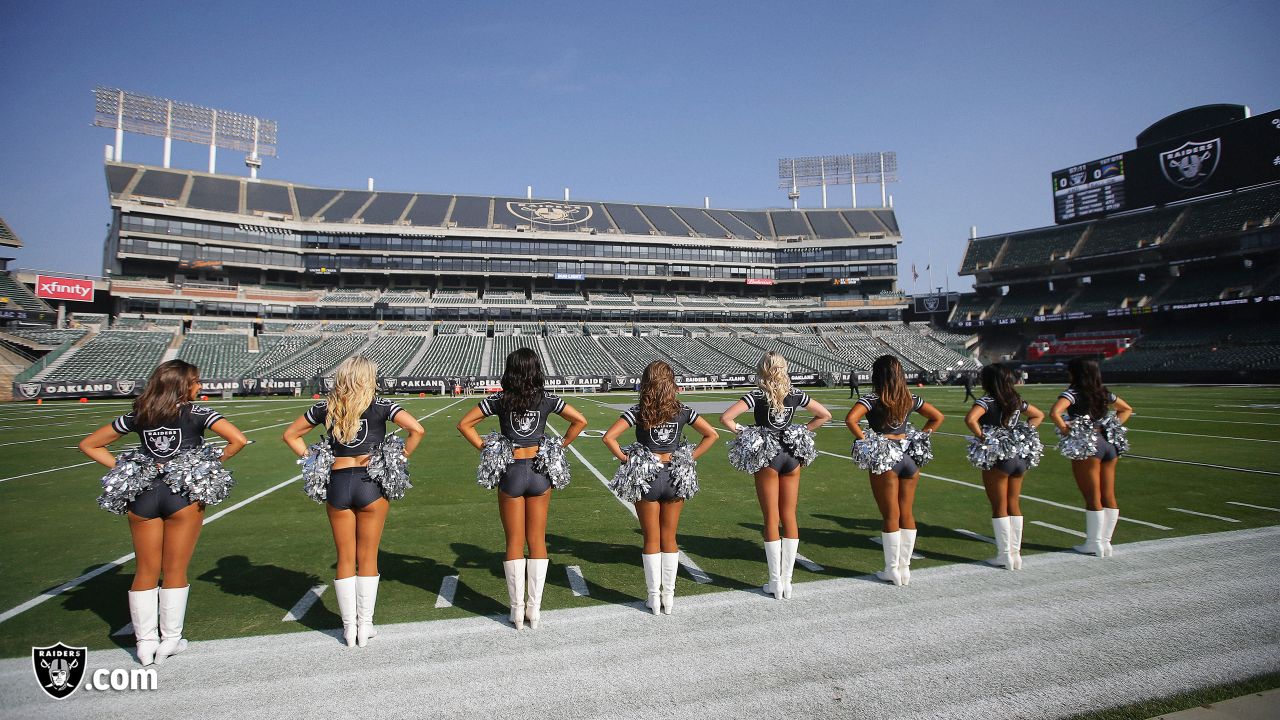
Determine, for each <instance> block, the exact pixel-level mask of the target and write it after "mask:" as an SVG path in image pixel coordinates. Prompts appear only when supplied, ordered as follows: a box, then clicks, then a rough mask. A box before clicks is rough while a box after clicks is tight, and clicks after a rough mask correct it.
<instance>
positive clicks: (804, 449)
mask: <svg viewBox="0 0 1280 720" xmlns="http://www.w3.org/2000/svg"><path fill="white" fill-rule="evenodd" d="M817 437H818V434H817V433H815V432H814V431H812V430H810V429H809V428H808V427H807V426H804V425H799V424H796V423H792V424H790V425H788V426H787V428H786V429H785V430H783V431H782V447H784V448H786V449H787V452H788V453H791V457H794V458H795V459H796V460H799V461H800V464H801V465H803V466H805V467H808V465H809V463H811V462H813V460H814V458H816V457H818V447H817V445H816V443H815V442H814V441H815V440H816V439H817Z"/></svg>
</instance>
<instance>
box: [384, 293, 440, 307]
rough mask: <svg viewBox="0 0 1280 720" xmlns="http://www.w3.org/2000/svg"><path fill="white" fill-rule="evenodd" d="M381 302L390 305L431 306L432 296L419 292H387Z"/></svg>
mask: <svg viewBox="0 0 1280 720" xmlns="http://www.w3.org/2000/svg"><path fill="white" fill-rule="evenodd" d="M381 300H382V302H385V303H387V304H388V305H402V306H404V305H429V304H430V303H431V294H430V293H428V292H426V291H418V290H387V291H385V292H383V293H382V297H381Z"/></svg>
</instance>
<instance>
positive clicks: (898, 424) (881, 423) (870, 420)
mask: <svg viewBox="0 0 1280 720" xmlns="http://www.w3.org/2000/svg"><path fill="white" fill-rule="evenodd" d="M858 404H859V405H861V406H862V407H864V408H866V409H867V424H868V425H870V426H871V429H872V430H874V431H876V432H878V433H880V434H881V435H901V434H903V433H905V432H906V431H907V419H908V418H910V417H911V413H913V412H915V411H917V410H919V409H920V408H922V407H924V399H923V398H921V397H919V396H917V395H915V394H914V393H912V395H911V409H910V410H908V411H907V415H906V417H901V418H891V417H889V409H888V408H886V407H885V406H884V403H882V402H880V396H879V395H877V394H876V393H871V394H869V395H863V396H862V397H860V398H858Z"/></svg>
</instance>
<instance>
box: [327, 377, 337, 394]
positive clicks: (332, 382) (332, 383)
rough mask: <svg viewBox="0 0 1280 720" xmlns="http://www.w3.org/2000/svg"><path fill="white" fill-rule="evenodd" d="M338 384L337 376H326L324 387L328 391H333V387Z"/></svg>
mask: <svg viewBox="0 0 1280 720" xmlns="http://www.w3.org/2000/svg"><path fill="white" fill-rule="evenodd" d="M337 385H338V381H337V380H336V379H335V378H331V377H327V378H324V389H325V391H326V392H331V391H332V390H333V388H334V387H336V386H337Z"/></svg>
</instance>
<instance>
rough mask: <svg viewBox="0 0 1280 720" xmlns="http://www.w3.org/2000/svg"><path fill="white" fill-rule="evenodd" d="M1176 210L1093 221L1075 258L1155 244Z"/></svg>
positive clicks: (1172, 218)
mask: <svg viewBox="0 0 1280 720" xmlns="http://www.w3.org/2000/svg"><path fill="white" fill-rule="evenodd" d="M1178 214H1179V213H1178V211H1177V210H1159V211H1154V212H1152V211H1148V212H1142V213H1138V214H1136V215H1128V216H1123V217H1116V218H1108V219H1107V220H1105V221H1102V222H1097V223H1094V224H1093V227H1092V229H1091V230H1090V231H1089V236H1088V237H1087V238H1085V241H1084V245H1083V246H1081V248H1080V252H1079V253H1078V254H1077V255H1076V257H1088V256H1091V255H1106V254H1109V253H1118V252H1127V251H1129V250H1137V249H1138V248H1140V247H1145V246H1147V245H1153V244H1155V242H1156V240H1158V239H1159V238H1160V237H1161V236H1163V235H1164V233H1166V232H1168V231H1169V227H1170V226H1171V225H1172V224H1173V221H1174V220H1175V219H1176V218H1177V217H1178Z"/></svg>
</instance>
